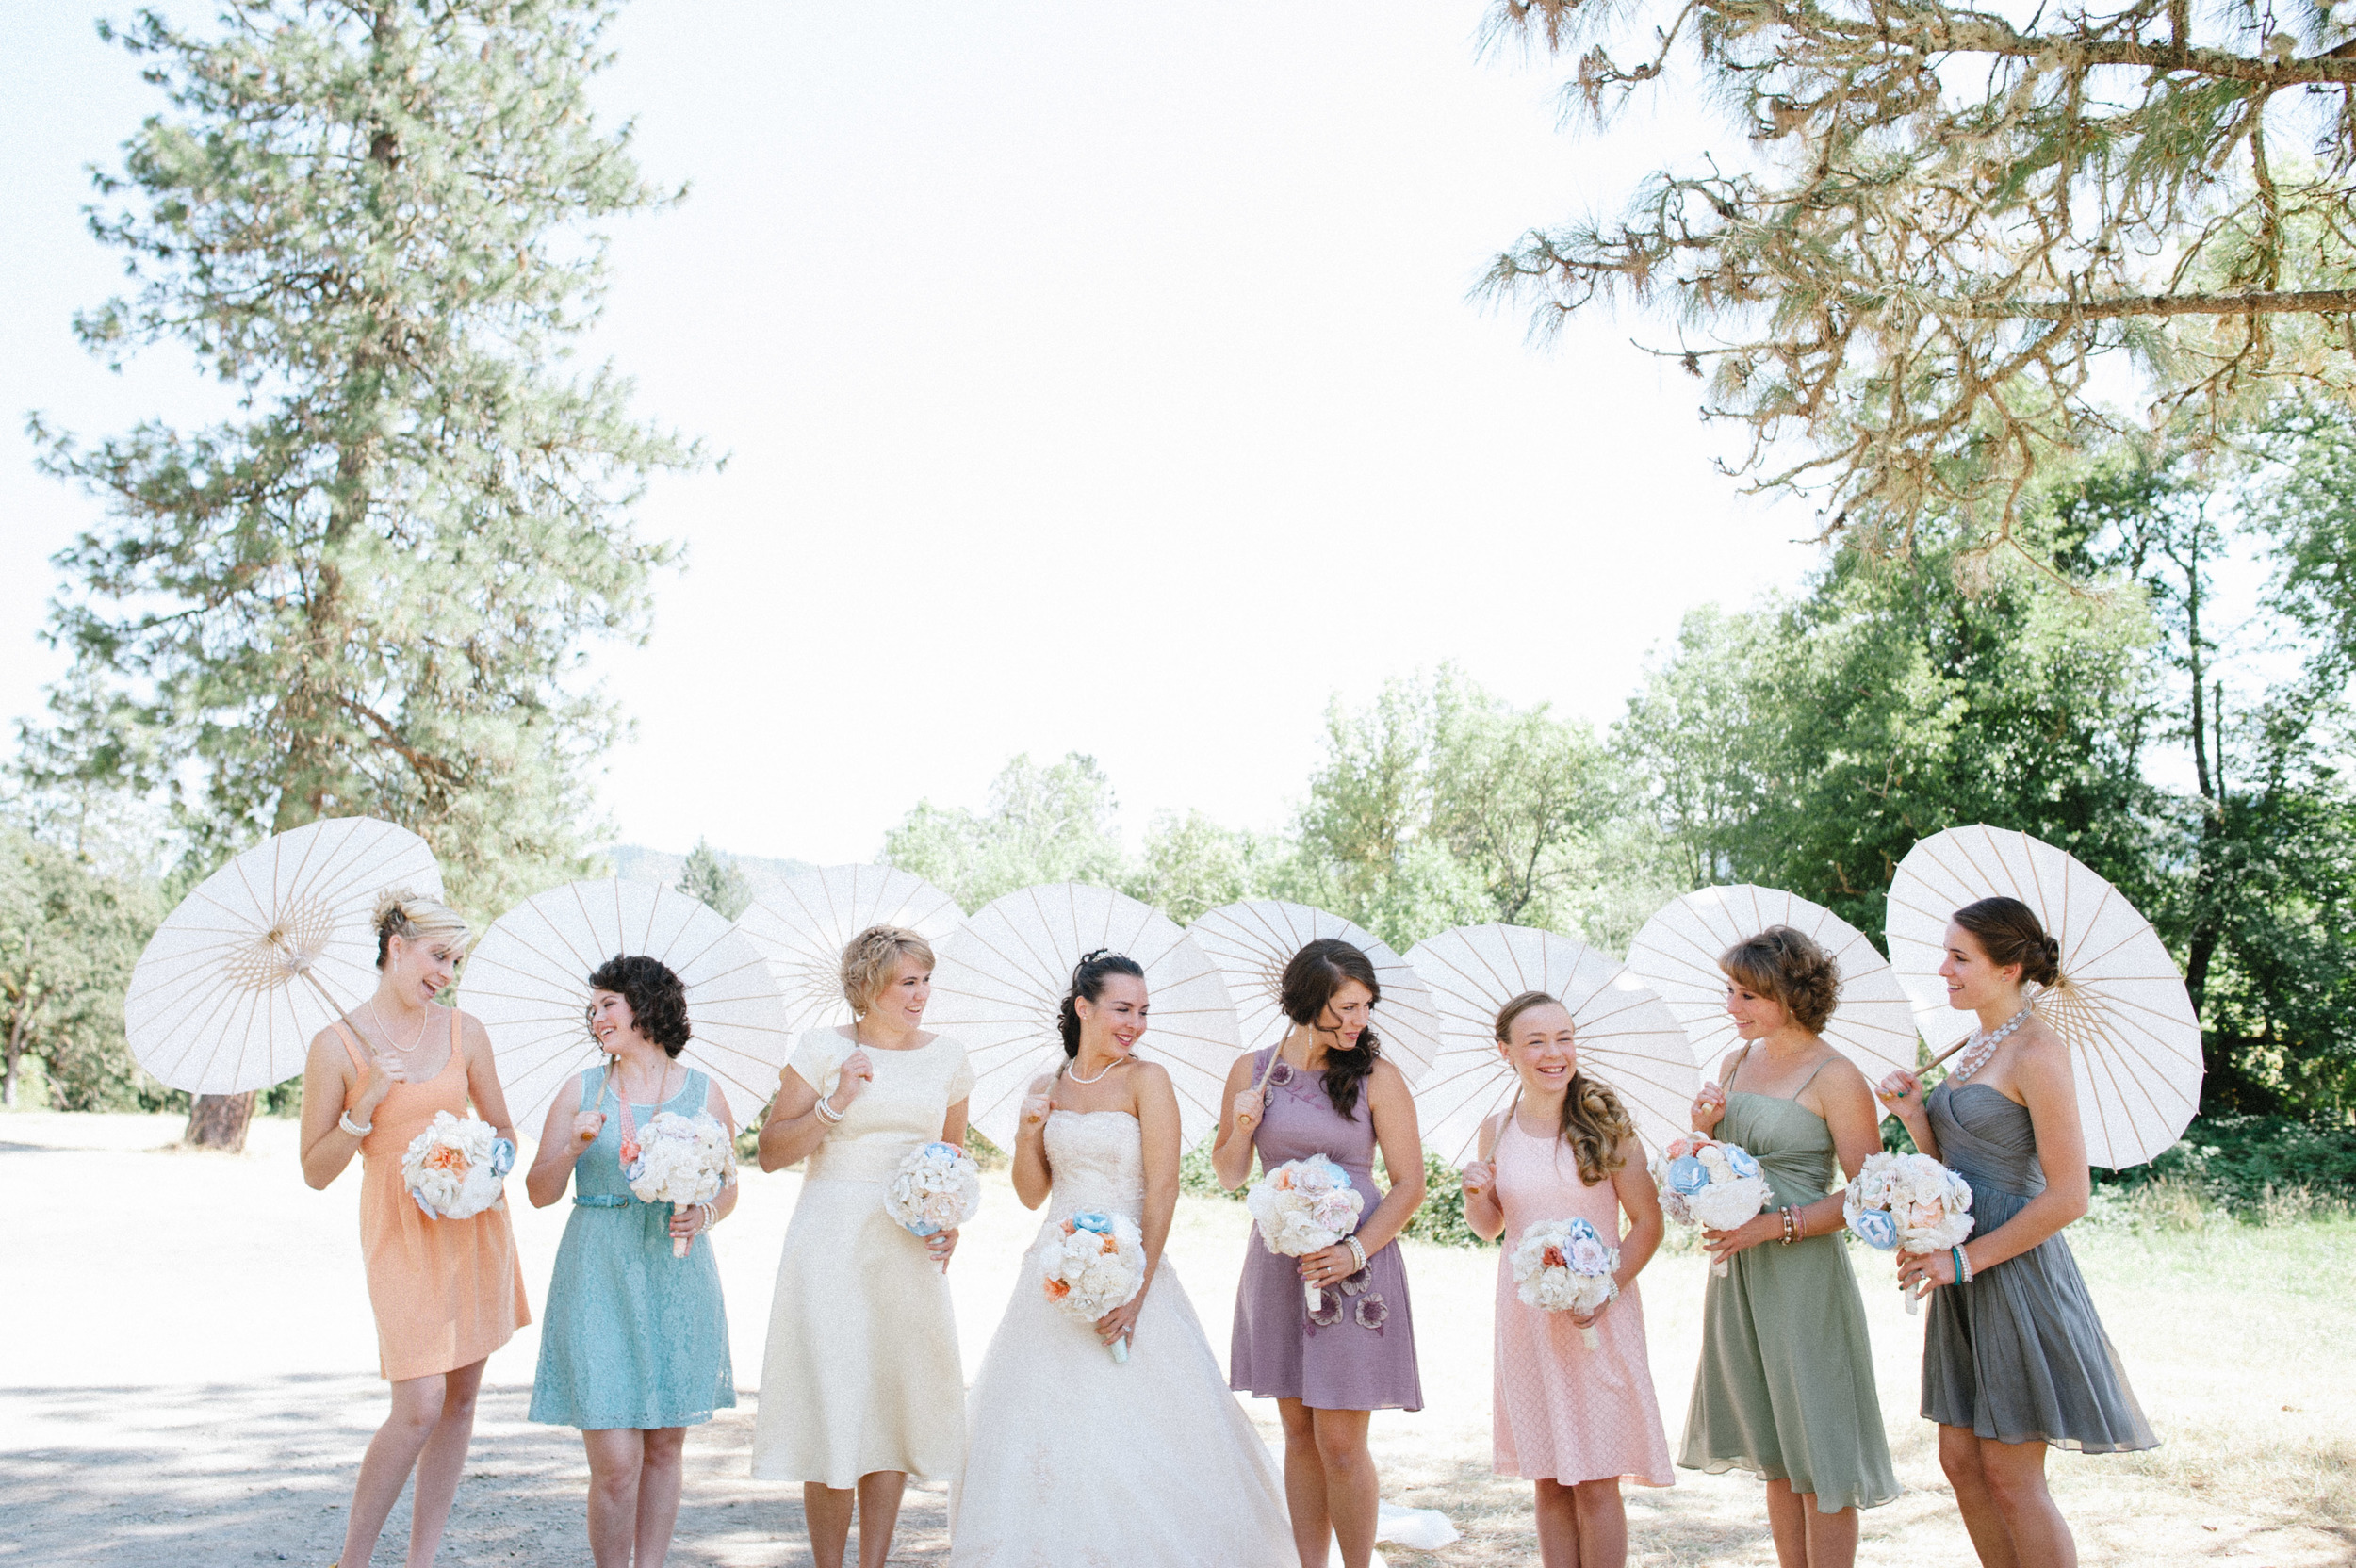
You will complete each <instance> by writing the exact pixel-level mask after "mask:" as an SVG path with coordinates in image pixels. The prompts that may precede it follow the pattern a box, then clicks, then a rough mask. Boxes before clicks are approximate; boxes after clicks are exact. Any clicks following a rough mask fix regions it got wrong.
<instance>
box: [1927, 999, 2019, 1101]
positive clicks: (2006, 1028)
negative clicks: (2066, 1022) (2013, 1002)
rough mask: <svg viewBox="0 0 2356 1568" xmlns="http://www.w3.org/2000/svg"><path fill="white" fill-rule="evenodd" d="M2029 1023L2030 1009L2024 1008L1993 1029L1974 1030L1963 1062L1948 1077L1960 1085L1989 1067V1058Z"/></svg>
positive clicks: (1958, 1063)
mask: <svg viewBox="0 0 2356 1568" xmlns="http://www.w3.org/2000/svg"><path fill="white" fill-rule="evenodd" d="M2028 1021H2029V1009H2028V1008H2026V1007H2023V1008H2021V1010H2020V1011H2019V1012H2017V1013H2015V1014H2013V1015H2012V1017H2011V1018H2009V1019H2007V1020H2005V1021H2004V1022H2003V1023H2000V1024H1998V1025H1997V1026H1996V1027H1995V1028H1993V1029H1990V1030H1986V1031H1982V1030H1978V1029H1974V1030H1972V1042H1971V1044H1969V1045H1968V1046H1966V1047H1965V1048H1964V1053H1963V1060H1961V1061H1959V1062H1957V1063H1956V1064H1955V1067H1954V1069H1953V1070H1950V1071H1949V1072H1948V1074H1947V1076H1948V1077H1950V1078H1953V1079H1954V1080H1955V1082H1956V1083H1958V1084H1960V1083H1962V1082H1963V1081H1964V1080H1965V1079H1966V1078H1969V1077H1971V1076H1972V1074H1973V1073H1975V1072H1977V1071H1979V1070H1980V1069H1982V1068H1984V1067H1986V1066H1988V1058H1989V1057H1991V1056H1993V1055H1995V1054H1996V1048H1997V1047H1998V1046H2000V1045H2002V1044H2004V1040H2005V1038H2006V1037H2008V1036H2009V1035H2011V1034H2012V1032H2013V1031H2014V1030H2016V1029H2018V1028H2020V1027H2021V1025H2022V1024H2024V1023H2026V1022H2028Z"/></svg>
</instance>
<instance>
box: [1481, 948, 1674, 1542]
mask: <svg viewBox="0 0 2356 1568" xmlns="http://www.w3.org/2000/svg"><path fill="white" fill-rule="evenodd" d="M1497 1052H1498V1054H1500V1055H1502V1056H1503V1057H1504V1058H1505V1061H1506V1065H1507V1066H1509V1067H1511V1068H1512V1069H1513V1071H1514V1074H1515V1075H1516V1076H1517V1077H1519V1078H1520V1079H1521V1089H1520V1091H1519V1093H1518V1094H1517V1095H1516V1096H1515V1099H1514V1103H1513V1104H1512V1105H1510V1106H1508V1107H1507V1108H1506V1109H1505V1110H1504V1111H1502V1112H1500V1113H1499V1114H1497V1116H1494V1117H1491V1118H1490V1119H1488V1121H1487V1122H1486V1123H1485V1124H1484V1125H1483V1126H1482V1127H1481V1158H1480V1159H1478V1160H1475V1161H1474V1162H1473V1163H1472V1164H1470V1165H1468V1166H1466V1167H1465V1168H1464V1219H1465V1222H1466V1223H1467V1224H1469V1225H1470V1226H1471V1227H1472V1230H1473V1233H1474V1234H1476V1235H1479V1236H1480V1237H1481V1238H1482V1239H1483V1240H1486V1241H1495V1240H1497V1237H1498V1236H1499V1235H1500V1234H1502V1233H1508V1232H1510V1233H1511V1234H1509V1235H1507V1236H1506V1240H1505V1246H1504V1250H1503V1251H1502V1252H1501V1253H1500V1254H1499V1256H1498V1258H1497V1382H1496V1397H1495V1400H1494V1404H1493V1408H1494V1410H1495V1412H1496V1417H1495V1419H1496V1423H1497V1462H1496V1469H1497V1474H1498V1475H1500V1476H1520V1477H1524V1478H1528V1479H1530V1480H1531V1481H1533V1482H1535V1483H1536V1485H1537V1493H1538V1499H1537V1512H1538V1559H1539V1561H1541V1562H1542V1563H1544V1564H1545V1565H1546V1568H1622V1565H1624V1564H1625V1563H1626V1562H1627V1561H1628V1509H1627V1506H1626V1505H1625V1504H1624V1503H1623V1502H1622V1501H1621V1498H1620V1482H1621V1480H1622V1479H1623V1478H1626V1479H1628V1480H1632V1481H1635V1482H1637V1483H1638V1484H1640V1485H1643V1486H1671V1485H1674V1484H1675V1483H1676V1480H1677V1478H1676V1476H1675V1474H1674V1473H1673V1472H1672V1470H1671V1468H1670V1465H1669V1440H1668V1437H1667V1435H1666V1434H1665V1433H1664V1432H1662V1430H1661V1407H1660V1406H1659V1405H1658V1404H1656V1403H1655V1402H1654V1399H1653V1391H1652V1364H1651V1363H1650V1361H1649V1360H1648V1359H1647V1358H1646V1356H1645V1354H1644V1301H1643V1300H1642V1299H1641V1298H1639V1297H1638V1295H1637V1293H1636V1276H1637V1274H1638V1273H1639V1272H1640V1271H1641V1270H1642V1269H1643V1268H1644V1265H1645V1264H1646V1263H1648V1262H1649V1261H1651V1258H1652V1255H1653V1250H1654V1249H1655V1248H1657V1247H1659V1246H1660V1245H1661V1195H1660V1193H1659V1192H1658V1191H1657V1190H1656V1189H1655V1188H1654V1186H1653V1184H1652V1178H1651V1177H1650V1176H1649V1175H1647V1174H1646V1173H1645V1169H1644V1147H1643V1145H1641V1144H1639V1143H1638V1142H1637V1141H1636V1128H1635V1124H1634V1123H1633V1122H1632V1121H1630V1120H1629V1119H1628V1112H1627V1110H1626V1109H1625V1108H1623V1107H1622V1105H1621V1104H1620V1099H1619V1096H1617V1095H1615V1094H1613V1093H1612V1091H1611V1090H1610V1089H1609V1088H1607V1087H1605V1086H1603V1085H1601V1084H1598V1083H1597V1082H1595V1080H1594V1079H1593V1078H1590V1077H1588V1076H1587V1075H1586V1074H1585V1073H1583V1072H1581V1071H1579V1041H1578V1037H1577V1031H1576V1029H1575V1028H1574V1026H1573V1025H1572V1022H1571V1015H1570V1011H1569V1009H1567V1008H1565V1007H1564V1006H1563V1005H1562V1003H1560V1002H1558V1001H1556V1000H1555V999H1554V998H1553V997H1551V996H1548V995H1546V993H1545V992H1544V991H1524V992H1523V993H1522V994H1521V995H1519V996H1517V997H1514V998H1513V1000H1512V1001H1511V1002H1508V1003H1507V1004H1506V1005H1504V1006H1503V1007H1501V1008H1499V1009H1498V1010H1497ZM1492 1151H1494V1153H1493V1152H1492ZM1623 1214H1625V1215H1626V1216H1627V1219H1628V1223H1627V1226H1626V1230H1625V1233H1623V1228H1622V1225H1621V1217H1622V1215H1623ZM1571 1218H1583V1219H1585V1220H1586V1221H1587V1222H1588V1223H1589V1224H1591V1225H1593V1226H1595V1232H1596V1233H1597V1234H1598V1235H1601V1236H1603V1237H1604V1238H1605V1239H1606V1240H1608V1241H1612V1242H1615V1243H1617V1244H1618V1246H1619V1249H1620V1266H1619V1267H1618V1268H1617V1269H1616V1270H1614V1271H1613V1274H1612V1281H1613V1282H1614V1283H1616V1284H1617V1285H1618V1286H1619V1287H1620V1294H1619V1296H1618V1297H1617V1298H1616V1299H1613V1300H1612V1301H1609V1302H1607V1303H1605V1304H1604V1306H1603V1307H1602V1308H1600V1309H1599V1310H1598V1311H1597V1312H1596V1313H1595V1315H1594V1316H1592V1317H1586V1318H1580V1317H1575V1316H1573V1315H1571V1314H1569V1313H1567V1312H1545V1311H1541V1310H1540V1309H1538V1308H1536V1307H1531V1306H1527V1305H1525V1304H1524V1303H1523V1301H1522V1299H1521V1297H1520V1295H1519V1293H1518V1288H1517V1286H1516V1285H1515V1283H1514V1280H1513V1248H1514V1246H1515V1245H1516V1243H1517V1242H1518V1241H1519V1239H1520V1237H1521V1234H1522V1233H1523V1232H1524V1231H1526V1230H1527V1229H1528V1228H1529V1227H1530V1225H1532V1224H1534V1223H1536V1222H1538V1221H1540V1220H1546V1219H1571ZM1591 1326H1592V1327H1594V1328H1595V1331H1596V1338H1597V1340H1598V1341H1599V1342H1600V1343H1599V1344H1598V1345H1597V1347H1596V1348H1595V1349H1592V1350H1591V1349H1588V1348H1587V1346H1586V1341H1585V1339H1584V1338H1583V1337H1582V1336H1581V1334H1580V1333H1579V1331H1580V1330H1581V1329H1583V1328H1587V1327H1591Z"/></svg>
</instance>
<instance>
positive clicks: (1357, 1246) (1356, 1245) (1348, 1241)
mask: <svg viewBox="0 0 2356 1568" xmlns="http://www.w3.org/2000/svg"><path fill="white" fill-rule="evenodd" d="M1342 1241H1343V1243H1344V1244H1345V1245H1347V1246H1348V1247H1349V1248H1350V1257H1351V1259H1352V1260H1353V1261H1355V1262H1356V1264H1357V1265H1358V1266H1357V1267H1355V1268H1353V1269H1351V1270H1350V1272H1351V1273H1352V1274H1364V1273H1365V1272H1366V1243H1364V1242H1362V1241H1360V1240H1359V1239H1358V1238H1357V1237H1356V1236H1344V1237H1342Z"/></svg>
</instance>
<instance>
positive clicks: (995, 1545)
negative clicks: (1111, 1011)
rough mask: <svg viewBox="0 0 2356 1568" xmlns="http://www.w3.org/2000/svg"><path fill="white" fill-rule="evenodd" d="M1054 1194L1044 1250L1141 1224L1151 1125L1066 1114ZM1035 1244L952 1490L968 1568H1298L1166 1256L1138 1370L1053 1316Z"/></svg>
mask: <svg viewBox="0 0 2356 1568" xmlns="http://www.w3.org/2000/svg"><path fill="white" fill-rule="evenodd" d="M1046 1137H1047V1163H1048V1168H1049V1169H1050V1170H1052V1171H1053V1172H1054V1173H1055V1190H1054V1192H1053V1194H1052V1195H1051V1196H1050V1198H1049V1201H1048V1205H1047V1221H1046V1223H1045V1224H1044V1225H1042V1226H1041V1227H1040V1230H1039V1236H1040V1240H1044V1239H1045V1237H1046V1236H1047V1234H1048V1233H1050V1232H1052V1231H1059V1230H1060V1229H1061V1227H1062V1222H1063V1220H1064V1218H1065V1217H1067V1216H1069V1215H1071V1214H1072V1213H1074V1212H1076V1211H1078V1210H1081V1209H1101V1210H1103V1211H1104V1212H1106V1213H1108V1214H1122V1215H1127V1216H1128V1217H1130V1218H1132V1219H1136V1218H1137V1217H1139V1216H1140V1215H1141V1214H1142V1213H1143V1212H1144V1208H1145V1169H1144V1155H1143V1151H1142V1147H1141V1138H1140V1135H1139V1131H1138V1127H1137V1118H1135V1117H1133V1116H1130V1115H1129V1114H1128V1113H1126V1112H1124V1111H1060V1110H1059V1111H1054V1112H1050V1113H1049V1115H1048V1118H1047V1129H1046ZM966 1409H967V1438H966V1447H965V1468H964V1470H963V1471H962V1473H961V1474H960V1475H959V1476H958V1478H957V1484H956V1485H955V1486H954V1487H953V1488H951V1491H950V1527H951V1531H952V1535H951V1544H950V1548H949V1560H950V1561H951V1563H953V1564H955V1565H956V1568H1097V1565H1099V1564H1102V1565H1104V1568H1297V1565H1298V1562H1299V1559H1298V1558H1297V1556H1296V1555H1295V1553H1294V1551H1293V1544H1292V1527H1291V1525H1290V1523H1289V1522H1288V1520H1287V1518H1286V1515H1285V1512H1284V1482H1283V1480H1282V1479H1281V1478H1279V1476H1278V1475H1277V1471H1276V1465H1275V1462H1273V1461H1272V1460H1271V1459H1270V1458H1269V1456H1268V1447H1267V1446H1266V1445H1265V1444H1263V1443H1262V1442H1261V1441H1260V1434H1259V1433H1258V1432H1256V1431H1254V1430H1253V1429H1252V1423H1251V1421H1250V1420H1248V1419H1247V1418H1246V1417H1245V1415H1244V1413H1243V1407H1242V1406H1241V1405H1239V1404H1237V1403H1236V1402H1235V1396H1234V1395H1233V1394H1231V1393H1229V1392H1228V1390H1227V1378H1226V1375H1225V1374H1224V1372H1223V1371H1222V1370H1221V1369H1220V1367H1219V1362H1218V1360H1217V1358H1215V1357H1214V1356H1213V1355H1212V1354H1211V1346H1210V1342H1209V1341H1208V1340H1206V1339H1204V1338H1203V1325H1202V1324H1201V1323H1200V1322H1198V1321H1197V1320H1196V1318H1195V1315H1194V1307H1193V1304H1192V1303H1190V1302H1189V1301H1188V1300H1187V1299H1186V1289H1185V1287H1184V1286H1182V1285H1181V1284H1179V1282H1178V1275H1177V1272H1176V1271H1175V1270H1174V1269H1173V1268H1171V1266H1170V1260H1169V1258H1168V1257H1164V1258H1163V1260H1162V1266H1161V1268H1160V1269H1159V1270H1158V1271H1157V1272H1156V1273H1155V1274H1154V1277H1153V1284H1152V1285H1151V1286H1150V1287H1148V1289H1147V1291H1146V1296H1145V1307H1144V1309H1143V1310H1142V1311H1141V1312H1139V1313H1138V1314H1137V1331H1136V1333H1135V1335H1134V1336H1133V1338H1132V1340H1131V1342H1130V1346H1129V1360H1128V1362H1127V1364H1121V1363H1118V1362H1116V1361H1114V1360H1113V1358H1112V1353H1111V1352H1110V1351H1108V1350H1107V1349H1105V1348H1104V1344H1103V1342H1102V1341H1100V1340H1099V1339H1098V1338H1097V1337H1096V1330H1095V1328H1094V1326H1093V1325H1091V1324H1089V1323H1087V1322H1084V1321H1082V1320H1081V1319H1079V1318H1076V1317H1070V1316H1067V1315H1064V1313H1062V1312H1061V1311H1060V1310H1058V1309H1057V1308H1055V1307H1054V1306H1052V1305H1050V1304H1049V1302H1048V1300H1047V1298H1046V1295H1045V1292H1044V1291H1043V1290H1042V1289H1041V1287H1040V1284H1039V1242H1036V1241H1035V1242H1034V1243H1032V1246H1031V1250H1029V1251H1028V1252H1026V1253H1025V1254H1023V1268H1022V1272H1021V1273H1020V1275H1019V1276H1018V1277H1017V1280H1016V1283H1015V1287H1014V1298H1013V1299H1012V1300H1010V1301H1008V1302H1007V1303H1006V1316H1005V1317H1004V1318H1003V1319H1001V1320H1000V1322H999V1325H998V1331H997V1333H996V1334H995V1335H993V1336H992V1337H991V1339H990V1352H989V1354H988V1355H986V1356H985V1357H984V1358H983V1360H982V1370H981V1376H980V1377H979V1378H978V1379H976V1380H975V1381H974V1384H973V1395H972V1397H970V1398H969V1400H968V1401H967V1406H966Z"/></svg>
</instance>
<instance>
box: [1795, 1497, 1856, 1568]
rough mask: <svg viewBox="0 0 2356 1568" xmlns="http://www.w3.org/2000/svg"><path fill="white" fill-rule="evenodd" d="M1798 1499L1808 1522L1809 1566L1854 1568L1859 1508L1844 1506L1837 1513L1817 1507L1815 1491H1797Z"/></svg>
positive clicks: (1812, 1567)
mask: <svg viewBox="0 0 2356 1568" xmlns="http://www.w3.org/2000/svg"><path fill="white" fill-rule="evenodd" d="M1793 1495H1794V1496H1795V1497H1797V1498H1798V1499H1799V1503H1800V1517H1801V1518H1802V1519H1803V1520H1804V1521H1805V1522H1806V1523H1807V1526H1808V1568H1855V1565H1856V1562H1857V1510H1855V1509H1853V1508H1844V1509H1842V1510H1841V1511H1840V1512H1838V1513H1819V1512H1817V1511H1816V1495H1815V1494H1814V1493H1812V1492H1799V1493H1794V1494H1793Z"/></svg>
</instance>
